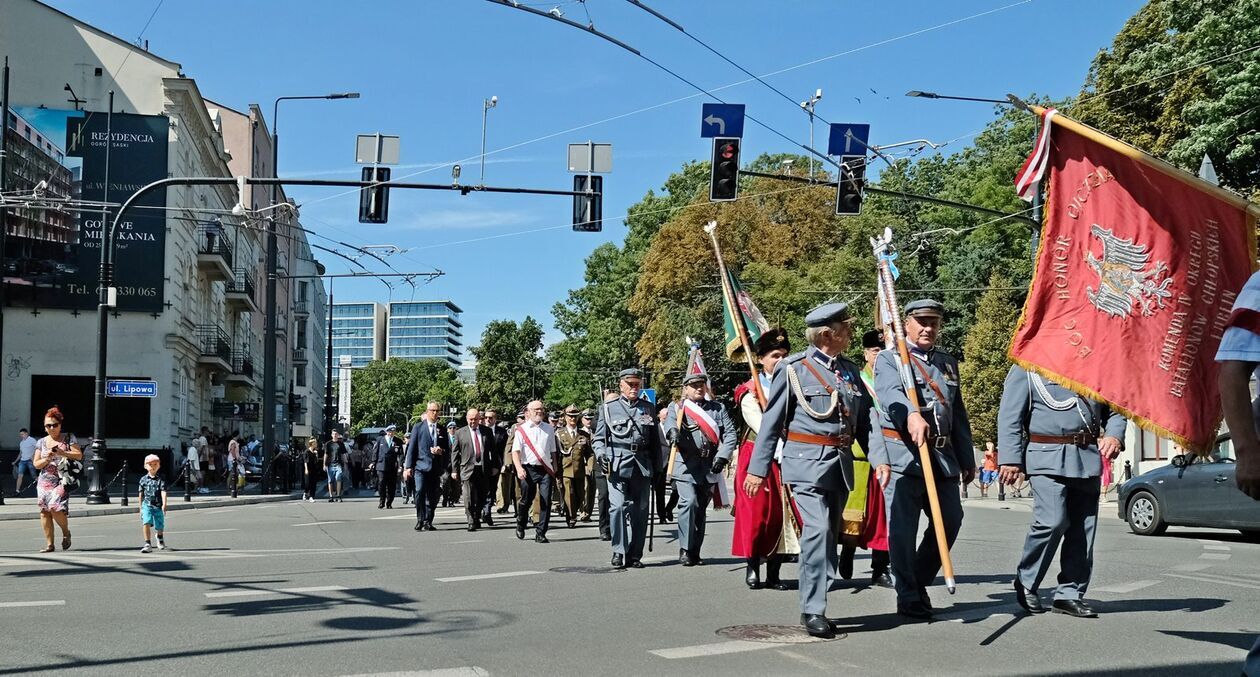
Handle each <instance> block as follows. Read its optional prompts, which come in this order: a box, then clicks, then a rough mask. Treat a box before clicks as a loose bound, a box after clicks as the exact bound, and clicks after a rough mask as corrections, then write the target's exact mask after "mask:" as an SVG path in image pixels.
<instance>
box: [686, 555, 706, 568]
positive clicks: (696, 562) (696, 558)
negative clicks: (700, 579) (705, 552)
mask: <svg viewBox="0 0 1260 677" xmlns="http://www.w3.org/2000/svg"><path fill="white" fill-rule="evenodd" d="M687 561H688V562H689V563H688V564H687V566H692V567H699V566H704V560H702V559H700V554H699V553H695V552H691V553H687Z"/></svg>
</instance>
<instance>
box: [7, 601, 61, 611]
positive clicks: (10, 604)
mask: <svg viewBox="0 0 1260 677" xmlns="http://www.w3.org/2000/svg"><path fill="white" fill-rule="evenodd" d="M65 603H66V600H64V599H43V600H35V601H30V602H0V609H11V608H14V607H25V606H64V605H65Z"/></svg>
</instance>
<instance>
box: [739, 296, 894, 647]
mask: <svg viewBox="0 0 1260 677" xmlns="http://www.w3.org/2000/svg"><path fill="white" fill-rule="evenodd" d="M851 323H852V320H851V318H850V317H849V308H848V306H847V305H845V304H843V303H828V304H825V305H822V306H819V307H818V308H815V309H814V310H812V311H810V313H809V314H808V315H806V316H805V326H806V327H807V329H806V330H805V339H806V340H807V341H808V342H809V344H810V348H808V349H807V350H806V351H805V352H802V353H796V354H794V355H789V356H788V357H785V358H784V359H783V361H782V362H780V363H779V366H778V367H777V368H776V369H775V371H774V376H773V378H772V380H771V381H770V392H769V394H768V395H767V398H768V399H767V402H766V411H765V414H764V415H763V416H762V419H761V428H760V429H759V430H758V431H757V441H756V443H755V444H754V445H753V452H752V460H750V461H749V463H748V474H747V476H746V477H745V478H744V486H743V491H744V492H745V494H746V495H747V496H749V497H756V496H757V494H758V492H761V491H765V489H764V488H763V487H762V482H763V480H764V479H765V477H766V475H767V474H769V472H770V463H771V462H772V460H773V459H774V453H775V449H776V448H777V447H778V444H779V441H780V440H783V452H782V457H783V462H782V467H783V481H784V482H785V483H787V484H788V485H790V486H791V487H792V493H793V495H794V496H795V498H796V506H797V508H798V509H799V510H800V514H801V526H802V529H801V538H800V541H801V554H800V591H801V625H804V626H805V629H806V630H807V631H808V632H809V634H811V635H813V636H815V637H823V638H832V637H835V628H834V627H832V624H831V621H830V620H829V619H828V618H827V615H826V614H827V589H828V588H829V587H830V585H831V581H832V580H834V578H835V575H836V566H837V565H838V563H839V557H838V555H837V553H836V547H837V544H838V540H839V529H840V522H841V512H842V510H843V508H844V502H845V499H846V498H847V497H848V494H849V490H850V489H851V488H852V487H853V456H852V446H853V442H854V441H855V440H856V441H857V442H858V446H859V448H861V449H862V450H864V451H865V450H867V449H868V447H867V441H868V436H869V435H870V429H871V423H870V410H871V406H872V402H871V399H870V395H868V394H867V392H866V389H865V388H863V387H862V378H861V376H860V374H859V372H858V366H857V365H856V364H854V363H852V362H850V361H849V360H848V359H846V358H845V357H844V352H845V351H846V350H848V349H849V342H850V341H852V340H853V327H852V324H851Z"/></svg>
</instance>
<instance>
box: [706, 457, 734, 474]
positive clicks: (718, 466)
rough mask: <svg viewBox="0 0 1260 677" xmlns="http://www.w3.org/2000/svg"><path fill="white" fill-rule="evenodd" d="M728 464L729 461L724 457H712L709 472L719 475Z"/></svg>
mask: <svg viewBox="0 0 1260 677" xmlns="http://www.w3.org/2000/svg"><path fill="white" fill-rule="evenodd" d="M730 464H731V462H730V461H728V460H726V459H724V458H715V459H713V465H711V466H709V472H710V473H712V474H714V475H721V474H722V471H723V470H726V466H728V465H730Z"/></svg>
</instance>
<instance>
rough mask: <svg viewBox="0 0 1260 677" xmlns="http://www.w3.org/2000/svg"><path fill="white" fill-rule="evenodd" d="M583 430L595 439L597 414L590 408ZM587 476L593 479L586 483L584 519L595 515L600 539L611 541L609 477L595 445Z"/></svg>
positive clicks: (583, 421)
mask: <svg viewBox="0 0 1260 677" xmlns="http://www.w3.org/2000/svg"><path fill="white" fill-rule="evenodd" d="M582 430H585V431H586V432H587V434H589V435H590V436H591V439H592V440H594V439H595V415H594V414H593V413H592V412H591V410H590V409H584V410H582ZM586 476H587V477H588V478H590V480H591V481H589V482H587V483H586V508H585V520H584V521H587V522H589V521H590V519H591V515H592V514H593V515H595V521H596V523H597V524H598V525H599V540H601V541H611V540H612V533H611V532H610V531H609V526H608V478H607V477H605V476H604V469H603V467H601V465H600V463H599V459H597V458H595V453H594V447H593V446H592V448H591V457H590V459H589V460H588V461H587V463H586Z"/></svg>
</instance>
